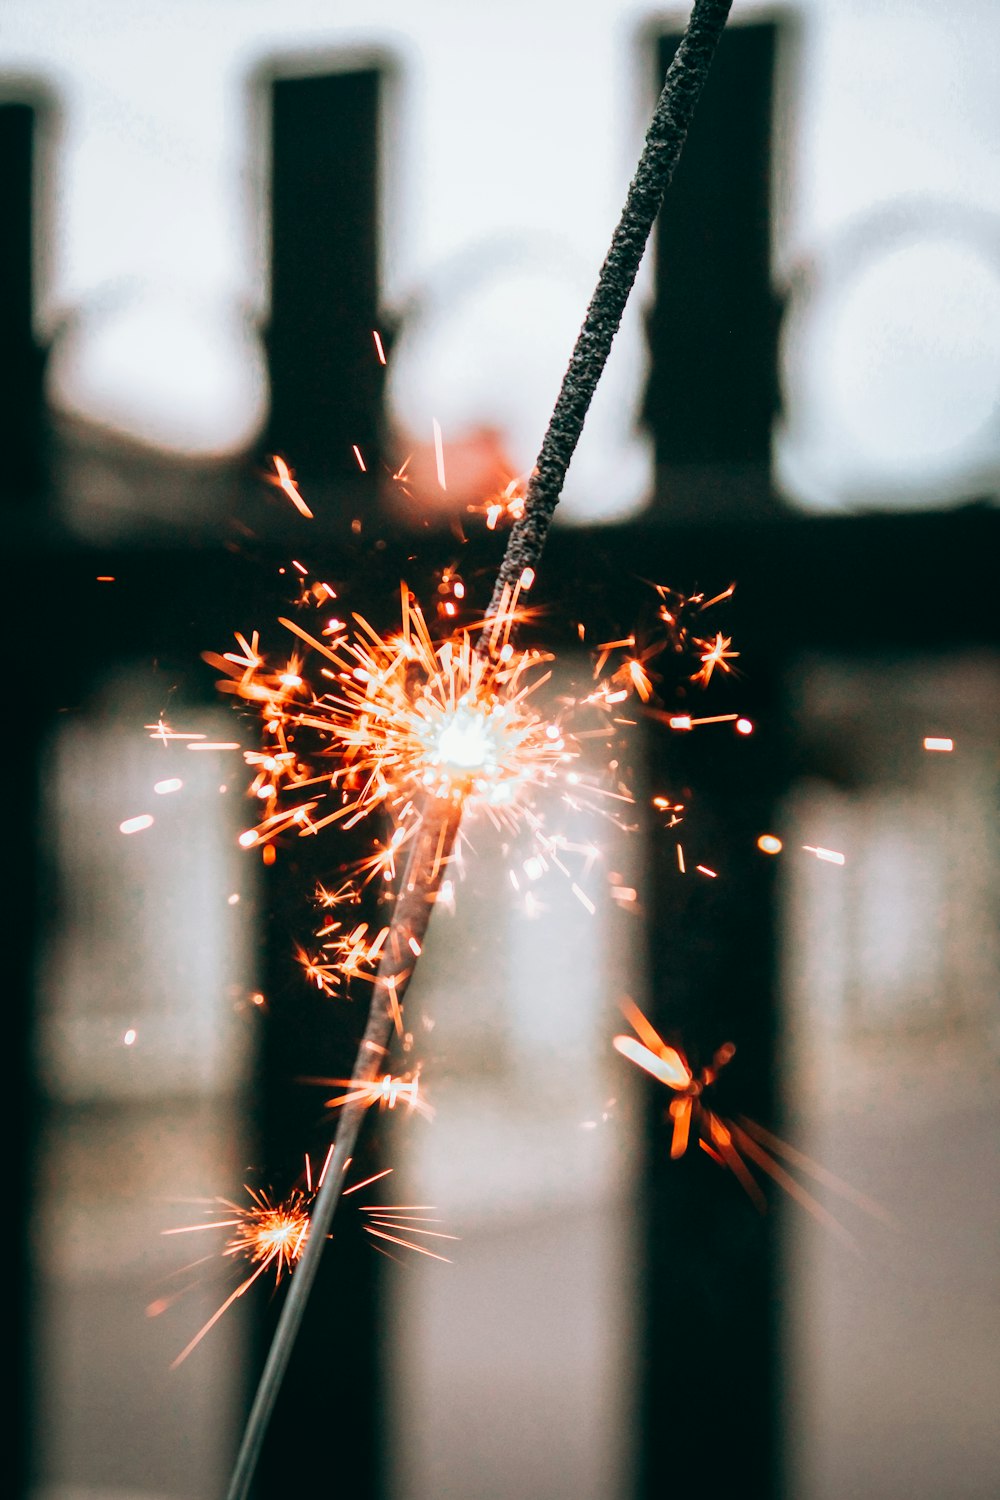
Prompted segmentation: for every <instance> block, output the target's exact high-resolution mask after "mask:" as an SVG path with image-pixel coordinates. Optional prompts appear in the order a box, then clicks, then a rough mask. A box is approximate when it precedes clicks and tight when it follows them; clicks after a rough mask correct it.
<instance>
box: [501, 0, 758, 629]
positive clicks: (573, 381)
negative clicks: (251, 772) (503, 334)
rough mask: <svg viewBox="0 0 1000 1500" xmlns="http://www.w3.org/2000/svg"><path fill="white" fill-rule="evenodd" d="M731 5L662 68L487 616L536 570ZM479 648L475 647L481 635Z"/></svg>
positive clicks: (716, 6) (709, 7) (704, 3)
mask: <svg viewBox="0 0 1000 1500" xmlns="http://www.w3.org/2000/svg"><path fill="white" fill-rule="evenodd" d="M731 6H732V0H695V3H694V6H693V8H692V11H691V17H690V20H689V21H688V26H687V30H686V32H685V33H684V36H683V38H682V40H681V43H680V46H679V47H678V48H677V51H676V52H675V54H674V58H673V61H672V62H671V64H670V67H669V68H668V70H667V76H666V79H665V80H664V84H663V90H662V92H661V94H660V97H659V100H658V102H657V105H656V109H655V111H654V112H653V118H652V120H651V121H650V125H649V130H648V131H647V133H646V140H645V144H644V145H643V148H642V154H641V156H640V157H639V161H638V164H637V166H636V169H635V176H634V177H633V178H632V182H631V185H630V187H629V190H628V195H627V197H626V199H625V207H624V208H623V209H622V215H621V218H620V219H619V221H618V225H617V228H616V229H615V232H614V234H613V235H612V238H611V245H610V248H609V250H608V253H607V257H606V258H605V261H604V264H603V266H602V267H601V271H600V275H599V277H598V280H597V286H596V288H595V289H594V294H593V296H592V297H591V299H590V305H589V307H588V308H587V313H586V317H585V318H584V321H583V327H582V328H581V329H580V332H579V334H578V336H577V340H576V344H575V345H574V347H573V352H572V354H571V355H570V361H569V365H568V366H567V368H566V373H565V375H564V376H563V382H562V386H561V387H560V390H559V395H558V396H557V397H556V404H555V406H554V408H553V411H552V416H551V417H550V419H549V425H548V428H547V430H546V433H545V436H544V438H543V439H542V446H541V448H540V450H539V453H538V458H537V461H536V463H535V467H534V469H533V471H532V474H531V478H530V479H529V481H528V487H527V491H526V493H525V499H524V513H523V515H522V516H521V518H520V520H519V521H517V522H516V523H515V525H514V527H513V529H512V530H511V533H510V536H509V537H508V540H507V547H506V550H505V552H504V555H503V561H502V562H501V564H500V571H499V573H498V574H497V579H496V584H495V585H494V589H493V597H492V599H491V601H490V604H489V608H488V610H487V615H488V616H491V615H494V614H496V612H497V610H498V609H499V608H500V607H501V603H502V601H503V597H504V592H505V590H513V589H514V587H515V586H516V584H517V582H518V579H519V578H520V577H521V575H522V574H523V572H524V570H525V568H533V569H537V567H538V562H539V559H540V557H541V555H542V548H543V547H544V545H545V538H546V536H547V534H548V530H549V525H550V523H551V521H552V515H553V512H554V511H555V508H556V506H557V504H558V503H559V496H560V495H561V493H562V487H563V483H564V482H565V479H566V470H567V469H568V468H569V463H570V459H571V458H572V457H573V453H574V451H575V449H576V445H577V442H578V440H579V437H580V433H581V432H582V431H583V423H584V419H585V417H586V415H587V412H588V410H589V408H590V403H591V400H592V399H593V395H594V392H595V390H596V389H597V382H598V381H599V380H600V378H601V375H602V373H603V371H604V366H605V365H606V364H607V360H608V355H609V354H610V353H611V344H612V342H613V340H614V336H615V334H616V333H617V332H618V327H619V324H620V323H621V320H622V313H623V312H624V311H625V304H626V303H627V301H628V299H629V294H630V292H631V291H632V287H633V286H634V284H635V278H636V276H637V275H638V272H639V266H640V263H641V261H642V257H643V255H644V253H645V250H646V242H647V240H648V239H649V235H650V231H651V230H652V228H653V223H654V221H655V219H656V215H657V214H658V213H659V211H660V205H661V203H662V202H663V195H664V193H665V192H666V190H667V188H668V186H669V185H670V179H671V178H672V177H673V174H674V168H675V167H676V166H677V162H678V160H679V159H680V154H681V149H682V147H683V145H684V142H685V140H686V139H687V133H688V129H689V127H690V124H691V119H692V116H693V114H694V110H695V105H696V104H697V103H698V97H699V95H700V94H701V90H702V87H703V85H704V83H705V79H706V78H707V77H708V71H709V68H710V67H711V64H712V59H713V57H714V56H715V49H716V47H717V45H718V42H719V38H720V37H721V35H722V32H723V30H724V29H725V25H726V20H727V19H728V16H729V11H730V8H731ZM484 635H485V632H484ZM480 649H483V637H482V636H481V637H480Z"/></svg>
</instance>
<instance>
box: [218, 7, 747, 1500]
mask: <svg viewBox="0 0 1000 1500" xmlns="http://www.w3.org/2000/svg"><path fill="white" fill-rule="evenodd" d="M730 3H731V0H694V4H693V8H692V12H691V16H690V20H689V23H688V27H687V29H686V31H685V34H684V36H683V37H682V39H681V42H680V45H679V47H678V49H677V52H676V55H675V57H674V59H673V61H672V63H671V65H670V67H669V69H668V71H667V76H666V79H665V82H664V86H663V89H662V91H661V94H660V98H659V100H658V102H657V105H656V108H655V110H654V113H653V117H652V120H651V122H650V126H649V129H648V131H647V134H646V139H645V142H644V145H643V149H642V153H641V155H640V158H639V162H638V164H637V168H636V172H635V175H634V177H633V180H632V182H631V184H630V187H629V191H628V195H627V198H626V202H625V206H624V208H623V211H622V215H621V218H620V220H619V223H618V225H617V227H616V229H615V231H614V234H613V235H612V240H611V244H610V246H609V249H608V254H607V256H606V257H605V260H604V263H603V265H602V267H601V271H600V274H599V278H598V283H597V286H596V288H595V291H594V294H593V296H592V298H591V301H590V305H589V307H588V309H587V312H586V315H585V318H584V322H583V326H582V328H581V331H580V334H579V336H578V338H577V341H576V343H575V345H574V348H573V351H572V354H571V356H570V361H569V366H568V368H567V371H566V373H565V376H564V378H563V381H562V384H561V386H560V390H559V393H558V396H557V398H556V403H555V407H554V409H553V412H552V416H551V419H550V421H549V424H548V427H547V429H546V433H545V436H544V438H543V441H542V445H541V449H540V451H539V455H538V459H537V462H536V464H535V466H534V469H533V470H532V474H531V478H530V480H529V482H528V486H527V489H526V491H525V497H524V508H523V511H522V513H521V515H520V516H519V518H518V519H516V520H515V521H514V524H513V527H512V529H511V532H510V535H509V538H508V542H507V546H506V548H505V551H504V556H503V559H502V561H501V564H500V568H499V571H498V573H497V577H496V580H495V583H494V588H493V595H492V598H491V600H490V604H489V606H488V608H487V619H486V622H485V624H484V626H483V628H482V630H481V632H480V634H479V636H478V640H477V641H476V643H475V645H473V643H472V640H471V637H470V635H469V634H468V633H463V634H462V635H461V636H460V638H459V639H455V638H452V639H451V640H450V641H448V642H446V643H445V646H444V647H443V648H440V650H438V649H435V648H434V646H433V644H432V643H431V642H430V641H429V638H428V639H426V640H425V635H426V632H425V631H423V632H422V631H421V624H422V618H421V617H419V616H413V615H412V614H411V613H410V611H409V602H408V595H407V594H406V593H405V591H404V609H403V640H402V641H401V642H400V643H399V644H398V646H397V648H396V650H395V651H394V652H393V651H391V650H390V648H389V645H388V643H387V642H385V641H383V640H382V639H381V638H380V637H379V636H377V635H376V634H375V632H373V631H370V629H369V628H368V627H367V626H365V625H364V622H361V621H359V622H358V625H359V630H360V632H361V635H360V638H358V639H357V640H356V641H355V642H353V643H350V642H348V643H346V644H345V643H343V642H342V641H341V644H340V645H338V646H336V647H329V646H326V645H324V644H323V643H322V642H320V641H316V640H315V639H314V638H311V637H308V636H306V640H307V642H308V644H310V646H312V647H314V648H316V649H318V650H319V652H320V654H321V655H325V656H326V657H327V658H328V661H329V667H328V668H327V669H326V672H327V675H328V677H329V678H330V680H331V681H332V683H333V688H332V691H331V692H329V693H324V694H323V695H314V696H313V699H312V701H311V702H307V701H304V700H298V699H295V700H292V701H294V702H295V704H296V707H295V708H294V713H295V714H296V715H297V716H298V718H297V722H298V723H299V724H301V726H302V728H307V727H315V728H318V730H319V732H320V733H325V734H326V735H327V736H328V737H329V744H330V746H331V748H332V747H334V746H335V747H336V749H335V751H334V754H335V758H336V762H337V763H336V764H335V766H334V768H333V770H332V771H328V772H326V773H325V775H319V774H317V773H314V778H313V787H315V786H316V785H317V784H318V785H320V786H322V787H323V788H324V790H325V792H326V793H333V794H334V795H335V796H336V795H339V796H340V799H341V806H340V807H339V808H338V809H335V810H334V811H333V812H331V813H325V812H317V810H316V802H315V801H314V800H313V790H312V789H310V788H309V787H308V786H307V784H306V783H305V782H303V783H301V784H300V783H298V782H297V781H295V780H293V779H292V778H289V788H290V789H292V788H293V787H294V790H295V792H296V794H297V795H299V796H304V798H305V800H304V801H302V802H299V803H298V804H297V808H296V810H295V811H294V817H295V818H297V820H298V821H299V823H300V824H301V825H303V826H302V827H301V828H300V831H306V830H308V831H310V832H315V831H316V829H317V828H318V827H320V826H322V825H323V824H324V823H330V822H334V821H337V820H339V821H341V822H342V824H343V826H345V827H346V826H350V825H351V824H352V823H353V822H356V821H357V820H358V819H359V818H362V817H364V816H365V814H366V813H368V812H370V811H372V810H373V809H374V808H376V807H380V808H384V809H385V811H387V812H388V813H390V814H391V815H392V817H393V819H394V822H395V825H396V826H395V832H394V833H393V836H392V837H393V839H395V838H396V835H397V834H399V833H400V832H402V833H403V836H404V838H405V837H406V832H407V829H408V828H409V829H410V830H412V831H413V832H416V831H417V830H419V832H420V834H421V837H420V838H419V839H414V838H412V837H411V838H410V839H409V852H408V859H407V865H406V869H405V872H404V874H403V878H402V881H401V883H400V886H399V890H398V894H397V897H396V902H395V906H394V910H393V917H392V923H391V928H390V935H389V938H388V940H387V941H386V943H385V945H384V947H383V949H382V953H381V956H380V960H379V966H378V971H377V973H376V975H375V979H374V983H373V988H372V999H371V1006H370V1010H369V1017H368V1023H367V1026H366V1029H365V1033H364V1035H363V1037H362V1039H361V1044H360V1047H359V1051H358V1057H357V1062H356V1064H355V1067H354V1070H353V1073H352V1077H351V1087H352V1089H358V1088H361V1087H363V1085H365V1084H368V1083H371V1082H372V1081H373V1080H374V1079H375V1078H376V1077H377V1076H378V1075H379V1074H380V1073H381V1072H382V1071H384V1068H383V1066H382V1063H383V1059H384V1058H385V1056H386V1053H387V1049H388V1042H389V1039H390V1037H391V1031H392V1027H393V1025H394V1024H396V1022H397V1021H398V1016H399V1005H400V999H401V996H402V994H403V992H404V990H405V988H406V985H407V984H408V982H409V977H410V975H411V974H412V972H413V965H414V964H415V962H416V952H418V951H419V948H420V946H421V945H422V942H423V936H424V932H425V930H426V926H427V923H428V921H429V917H430V912H431V910H432V907H433V903H434V901H435V898H436V896H437V894H438V891H439V888H440V886H441V884H442V881H443V879H444V874H445V870H446V868H447V863H448V860H449V858H450V855H451V852H452V849H453V846H454V843H455V839H456V837H457V834H458V831H459V825H460V822H461V817H462V811H463V808H464V807H465V806H466V805H467V804H468V806H469V807H470V810H471V807H472V806H473V805H476V806H477V807H483V808H486V809H487V810H488V811H489V812H490V814H491V816H492V817H493V818H494V819H496V820H499V821H501V822H502V821H503V819H504V818H505V817H508V818H509V817H510V816H511V815H512V814H511V810H512V809H513V808H515V807H517V806H519V805H520V804H521V801H522V797H524V794H525V792H526V788H527V787H528V786H529V785H532V784H536V782H537V778H539V777H540V778H541V779H543V780H544V779H547V778H548V777H549V776H550V774H551V773H553V772H555V771H556V768H557V766H559V765H562V764H563V761H564V757H565V756H566V755H567V754H568V753H570V754H571V752H568V751H567V750H566V747H565V746H562V747H559V746H558V745H557V743H556V742H557V741H558V739H559V738H561V736H560V731H559V726H558V725H549V726H544V725H543V722H542V720H541V719H540V717H539V716H537V715H536V714H535V713H534V711H533V709H532V708H531V706H530V703H529V702H528V701H527V700H528V698H529V695H530V693H531V692H532V691H534V687H532V685H531V679H532V678H533V675H534V674H533V669H534V666H535V665H536V664H537V656H536V655H535V654H533V653H525V652H519V651H517V650H516V648H515V646H514V642H513V640H512V638H511V631H512V627H513V624H514V620H515V618H516V614H515V610H516V602H517V597H518V594H519V592H520V591H522V590H524V589H528V588H530V587H531V584H532V583H533V581H534V578H535V573H536V570H537V567H538V564H539V562H540V560H541V553H542V549H543V547H544V544H545V539H546V536H547V533H548V528H549V525H550V523H551V520H552V516H553V514H554V511H555V507H556V505H557V504H558V501H559V497H560V494H561V491H562V486H563V481H564V479H565V475H566V471H567V468H568V466H569V463H570V460H571V458H572V456H573V453H574V451H575V448H576V445H577V442H578V440H579V437H580V434H581V432H582V429H583V423H584V420H585V417H586V415H587V412H588V410H589V407H590V403H591V400H592V398H593V395H594V392H595V390H596V387H597V383H598V381H599V379H600V376H601V373H602V371H603V369H604V366H605V364H606V361H607V358H608V355H609V353H610V350H611V344H612V341H613V339H614V335H615V332H616V330H617V328H618V326H619V324H620V321H621V317H622V314H623V312H624V309H625V306H626V303H627V301H628V298H629V295H630V293H631V290H632V287H633V284H634V282H635V278H636V276H637V274H638V270H639V265H640V262H641V260H642V256H643V254H644V251H645V247H646V243H647V241H648V238H649V234H650V232H651V230H652V226H653V223H654V221H655V219H656V216H657V213H658V211H659V208H660V204H661V202H662V200H663V195H664V193H665V191H666V188H667V186H668V184H669V182H670V180H671V177H672V176H673V172H674V168H675V167H676V164H677V161H678V160H679V157H680V154H681V150H682V147H683V145H684V141H685V139H686V137H687V132H688V128H689V126H690V123H691V119H692V115H693V112H694V108H695V105H696V103H697V101H698V98H699V95H700V93H701V89H702V86H703V84H704V82H705V79H706V77H707V74H708V71H709V68H710V66H711V63H712V59H713V57H714V55H715V49H716V46H717V44H718V41H719V38H720V36H721V34H722V32H723V30H724V28H725V25H726V20H727V18H728V14H729V8H730ZM435 436H436V437H437V433H436V434H435ZM436 446H437V456H438V465H439V482H440V484H441V487H442V489H443V488H444V486H445V475H444V464H443V447H442V446H441V444H440V441H438V442H437V444H436ZM404 468H405V465H404ZM397 479H398V480H399V482H402V471H397ZM290 498H293V497H292V496H290ZM408 622H409V626H410V628H408ZM286 624H289V628H291V629H292V630H293V631H296V627H295V626H294V625H291V624H290V622H286ZM414 625H415V628H413V627H414ZM296 633H297V634H299V635H300V636H301V635H303V634H304V632H302V631H301V630H297V631H296ZM365 638H367V639H365ZM335 639H337V638H335ZM703 649H710V648H703ZM717 655H718V653H717ZM366 658H371V660H370V661H369V660H368V659H366ZM724 660H725V658H724V657H723V656H721V655H720V656H718V664H720V665H721V663H722V661H724ZM220 664H221V665H222V666H223V670H224V671H226V673H227V676H230V677H232V674H231V673H229V671H228V665H227V664H225V663H224V661H222V662H220ZM701 665H702V668H704V666H705V665H706V663H705V662H704V660H703V661H702V664H701ZM371 667H374V668H375V671H374V673H373V672H372V671H371ZM331 669H332V670H331ZM437 685H440V687H441V688H442V690H443V691H442V692H440V693H438V692H436V691H435V687H436V686H437ZM534 685H535V686H537V685H538V680H537V679H535V680H534ZM259 686H260V691H259V692H258V691H257V690H256V689H257V684H256V683H246V682H243V683H242V684H240V683H239V681H238V680H237V681H236V682H235V683H233V684H232V685H231V688H230V690H231V691H235V692H237V693H240V694H241V695H242V696H243V697H244V698H248V699H253V700H255V701H257V702H258V703H260V704H261V706H262V707H263V706H265V704H268V705H271V707H272V713H271V719H270V721H267V720H266V721H265V722H268V723H269V724H273V727H269V733H270V734H271V735H272V736H273V737H274V738H275V740H276V741H277V742H278V743H279V745H280V746H281V748H284V749H287V748H289V747H288V746H287V744H283V743H282V735H281V726H282V722H283V721H284V713H285V708H286V704H287V703H288V702H289V699H288V698H287V697H285V696H283V695H282V694H279V693H278V692H277V691H276V690H275V688H274V687H273V686H272V685H270V684H267V683H261V684H260V685H259ZM279 709H280V710H281V711H280V712H279ZM421 710H422V711H421ZM313 714H314V715H315V718H313V717H312V715H313ZM548 729H551V730H553V731H554V734H553V733H548V732H547V730H548ZM415 746H416V747H419V750H418V751H417V752H416V753H415ZM373 751H374V754H373ZM532 751H534V752H535V753H534V754H533V753H532ZM529 767H532V770H531V771H530V772H529V770H528V768H529ZM411 809H412V812H411ZM279 811H280V810H279V809H277V808H276V809H275V812H274V813H273V814H271V818H272V819H273V818H275V817H276V816H277V815H278V813H279ZM286 818H287V814H286ZM281 826H283V827H290V826H292V820H291V819H288V820H287V821H285V822H283V823H282V825H281ZM255 832H256V833H257V835H258V837H259V836H260V831H259V830H255ZM391 842H392V841H391V840H390V843H391ZM414 940H415V941H416V944H417V947H416V949H414V946H413V941H414ZM363 1111H364V1105H363V1104H362V1103H361V1101H360V1100H359V1099H357V1098H355V1099H352V1100H351V1101H349V1102H347V1103H346V1104H345V1105H344V1106H343V1108H342V1110H341V1113H340V1123H339V1127H338V1130H337V1136H336V1140H335V1143H334V1151H333V1157H332V1160H331V1163H330V1167H329V1172H328V1175H327V1178H326V1181H325V1182H324V1184H323V1186H322V1187H321V1188H320V1190H319V1193H318V1194H317V1198H316V1202H315V1205H314V1209H313V1229H312V1233H311V1234H310V1235H309V1236H308V1237H307V1239H306V1242H305V1248H304V1251H303V1254H302V1259H301V1263H300V1265H299V1267H298V1270H297V1273H296V1275H295V1276H294V1277H293V1278H292V1281H291V1285H290V1288H289V1295H288V1297H287V1298H286V1300H285V1304H284V1307H283V1308H282V1313H281V1318H280V1319H279V1324H278V1327H277V1329H276V1331H275V1336H274V1339H273V1340H272V1343H271V1347H270V1349H269V1351H268V1357H267V1360H266V1362H265V1366H264V1370H263V1373H262V1375H261V1379H260V1382H259V1385H258V1387H257V1392H256V1395H255V1398H254V1402H253V1405H252V1407H251V1411H250V1414H249V1417H248V1420H247V1425H246V1428H245V1430H244V1434H243V1439H242V1442H241V1444H240V1448H239V1452H238V1454H237V1458H236V1463H235V1466H234V1469H233V1474H232V1478H231V1482H230V1486H229V1492H228V1500H245V1497H246V1495H247V1492H248V1490H249V1487H250V1484H251V1483H252V1480H253V1474H254V1470H255V1467H256V1463H257V1458H258V1456H259V1453H260V1448H261V1444H262V1441H263V1436H264V1432H265V1429H266V1426H267V1422H268V1420H269V1418H270V1414H271V1412H272V1410H273V1407H274V1403H275V1401H276V1399H277V1395H278V1392H279V1390H280V1388H281V1384H282V1381H283V1378H284V1373H285V1370H286V1368H287V1363H288V1359H289V1357H290V1353H291V1349H292V1345H293V1343H294V1340H295V1337H296V1334H297V1331H298V1328H299V1325H300V1323H301V1319H302V1316H303V1313H304V1309H305V1305H306V1301H307V1299H308V1296H309V1292H310V1289H311V1286H312V1283H313V1281H314V1279H315V1275H316V1271H317V1268H318V1264H319V1256H320V1254H321V1251H322V1236H324V1235H325V1234H326V1232H327V1230H328V1227H329V1224H330V1222H331V1219H332V1216H333V1213H334V1211H335V1208H336V1205H337V1202H338V1201H339V1196H340V1193H341V1192H342V1189H343V1181H342V1174H343V1172H344V1171H345V1170H346V1164H347V1161H348V1160H349V1159H350V1156H351V1153H352V1151H353V1144H354V1141H355V1139H356V1136H357V1132H358V1130H359V1129H360V1124H361V1118H362V1114H363Z"/></svg>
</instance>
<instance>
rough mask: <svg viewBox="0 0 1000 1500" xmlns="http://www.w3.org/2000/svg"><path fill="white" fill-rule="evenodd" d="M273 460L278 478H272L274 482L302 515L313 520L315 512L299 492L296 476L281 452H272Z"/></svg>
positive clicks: (308, 519)
mask: <svg viewBox="0 0 1000 1500" xmlns="http://www.w3.org/2000/svg"><path fill="white" fill-rule="evenodd" d="M271 462H272V463H273V464H274V467H275V471H276V478H275V479H273V480H272V483H273V484H276V485H277V486H278V488H279V489H280V490H283V491H284V492H285V494H286V495H287V496H288V498H289V500H290V501H291V502H292V504H293V505H294V506H295V509H296V510H297V511H298V512H299V514H300V515H303V516H305V518H306V520H307V521H311V520H312V519H313V513H312V511H311V510H310V509H309V507H308V505H307V504H306V502H305V501H304V500H303V498H302V496H301V495H300V494H299V489H298V485H297V484H296V483H295V476H294V474H293V473H292V471H291V469H290V468H289V467H288V465H287V464H286V463H285V460H284V459H283V458H282V457H281V455H280V453H272V455H271Z"/></svg>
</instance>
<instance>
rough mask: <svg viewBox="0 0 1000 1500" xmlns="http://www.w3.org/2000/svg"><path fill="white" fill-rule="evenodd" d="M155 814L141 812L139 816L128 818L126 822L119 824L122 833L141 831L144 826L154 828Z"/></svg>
mask: <svg viewBox="0 0 1000 1500" xmlns="http://www.w3.org/2000/svg"><path fill="white" fill-rule="evenodd" d="M153 821H154V820H153V816H152V814H151V813H140V814H139V816H138V817H135V818H126V819H125V821H124V823H119V824H118V830H119V832H120V833H141V832H142V831H143V829H144V828H152V826H153Z"/></svg>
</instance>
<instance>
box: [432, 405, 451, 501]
mask: <svg viewBox="0 0 1000 1500" xmlns="http://www.w3.org/2000/svg"><path fill="white" fill-rule="evenodd" d="M433 425H434V462H435V464H436V466H437V482H438V484H439V485H440V486H441V488H442V489H443V490H446V489H447V488H448V485H447V482H446V480H445V472H444V443H443V441H442V439H441V423H440V422H439V421H438V419H437V417H435V418H434V419H433Z"/></svg>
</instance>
